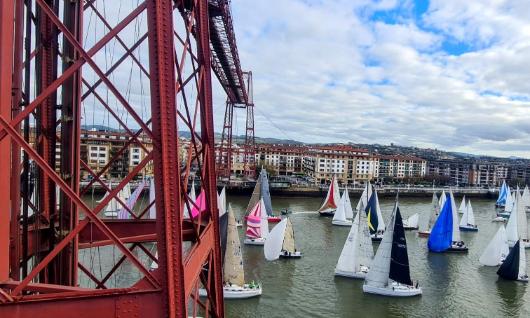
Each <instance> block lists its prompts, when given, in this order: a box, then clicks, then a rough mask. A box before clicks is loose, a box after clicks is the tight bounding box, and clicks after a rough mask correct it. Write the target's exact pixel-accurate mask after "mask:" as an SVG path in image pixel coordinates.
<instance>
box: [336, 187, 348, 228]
mask: <svg viewBox="0 0 530 318" xmlns="http://www.w3.org/2000/svg"><path fill="white" fill-rule="evenodd" d="M347 195H348V193H347V192H346V190H344V192H342V197H340V200H339V202H338V203H337V210H335V214H334V215H333V221H344V222H345V221H346V196H347Z"/></svg>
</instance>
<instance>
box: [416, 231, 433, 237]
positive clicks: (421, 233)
mask: <svg viewBox="0 0 530 318" xmlns="http://www.w3.org/2000/svg"><path fill="white" fill-rule="evenodd" d="M430 235H431V232H430V231H429V232H428V231H425V232H423V231H419V232H418V236H419V237H429V236H430Z"/></svg>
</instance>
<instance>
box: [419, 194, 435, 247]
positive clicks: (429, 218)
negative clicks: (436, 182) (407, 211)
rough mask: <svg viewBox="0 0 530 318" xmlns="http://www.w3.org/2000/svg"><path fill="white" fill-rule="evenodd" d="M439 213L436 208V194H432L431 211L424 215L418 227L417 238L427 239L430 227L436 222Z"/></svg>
mask: <svg viewBox="0 0 530 318" xmlns="http://www.w3.org/2000/svg"><path fill="white" fill-rule="evenodd" d="M439 212H440V207H439V206H438V197H437V196H436V193H435V192H433V194H432V202H431V210H430V212H429V214H427V215H426V217H425V218H424V219H422V222H421V224H420V227H419V231H418V236H419V237H429V235H430V234H431V227H432V225H433V224H434V222H436V217H437V216H438V213H439Z"/></svg>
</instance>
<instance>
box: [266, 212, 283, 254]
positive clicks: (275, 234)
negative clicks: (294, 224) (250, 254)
mask: <svg viewBox="0 0 530 318" xmlns="http://www.w3.org/2000/svg"><path fill="white" fill-rule="evenodd" d="M264 214H265V215H267V213H264ZM287 220H288V219H287V218H285V219H283V220H282V221H281V222H280V223H278V224H277V225H276V226H275V227H274V228H273V229H272V231H271V232H270V233H269V236H268V237H267V240H266V241H265V245H264V246H263V252H264V253H265V258H266V259H267V260H268V261H274V260H277V259H278V258H279V257H280V252H281V251H282V244H283V239H284V237H285V229H286V227H287Z"/></svg>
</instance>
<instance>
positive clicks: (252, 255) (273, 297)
mask: <svg viewBox="0 0 530 318" xmlns="http://www.w3.org/2000/svg"><path fill="white" fill-rule="evenodd" d="M248 199H249V198H248V197H243V196H230V197H229V198H228V201H229V202H231V203H232V207H233V208H234V211H235V213H236V215H238V216H240V215H242V214H243V213H244V209H245V208H246V205H247V203H248ZM357 199H358V198H355V197H352V203H353V204H354V207H355V205H356V204H357ZM272 201H273V208H274V210H275V211H279V210H280V209H282V208H286V207H287V208H289V209H291V210H292V211H293V212H294V214H292V215H291V220H292V223H293V226H294V229H295V238H296V245H297V248H298V249H299V250H301V251H302V252H303V253H304V256H303V257H302V258H301V259H296V260H281V259H280V260H277V261H274V262H267V261H266V260H265V258H264V256H263V248H262V247H255V246H247V245H242V246H243V257H244V264H245V275H246V280H247V281H250V280H257V281H260V282H261V283H262V286H263V295H262V296H261V297H259V298H255V299H247V300H227V301H226V302H225V306H226V314H227V317H464V316H469V317H503V316H504V317H517V316H519V317H530V291H528V289H529V287H527V285H526V284H524V283H520V282H511V281H504V280H501V279H499V278H498V276H497V275H496V270H497V268H493V267H484V266H481V265H480V263H479V262H478V258H479V257H480V255H481V253H482V251H483V249H484V248H485V247H486V245H487V244H488V242H489V240H490V239H491V237H492V236H493V235H494V234H495V232H496V230H497V228H498V227H499V226H500V224H498V223H493V222H491V219H492V218H493V216H494V214H495V205H494V201H493V200H486V199H472V205H473V211H474V213H475V218H476V221H477V224H478V227H479V231H478V232H475V233H473V232H463V233H462V239H463V240H464V241H465V242H466V243H467V244H468V246H469V253H468V254H434V253H429V252H428V250H427V239H425V238H418V237H417V236H416V232H409V231H408V232H407V234H406V236H407V246H408V253H409V261H410V266H411V276H412V279H413V280H414V281H416V280H419V282H420V285H421V287H422V289H423V295H422V296H421V297H415V298H405V299H403V298H402V299H398V298H387V297H380V296H377V295H368V294H364V293H363V291H362V284H363V281H361V280H352V279H347V278H340V277H335V276H334V269H335V265H336V262H337V260H338V258H339V255H340V252H341V250H342V246H343V244H344V241H345V240H346V237H347V235H348V231H349V228H348V227H338V226H332V225H331V218H324V217H319V216H318V215H317V214H315V213H304V212H302V213H296V212H301V211H316V210H317V209H318V208H319V206H320V203H321V199H319V198H293V197H289V198H287V197H273V198H272ZM456 201H457V203H458V204H459V203H460V199H459V198H457V199H456ZM380 203H381V209H382V210H383V215H384V217H385V220H387V219H388V217H389V215H390V213H391V211H392V207H393V200H392V199H389V198H388V199H385V198H382V199H381V202H380ZM430 206H431V199H430V198H400V210H401V213H402V215H403V218H406V217H408V216H410V215H412V214H414V213H417V212H418V213H420V215H421V214H423V213H428V212H429V209H430ZM240 236H241V239H243V236H244V230H243V229H241V230H240ZM377 246H378V244H377V243H374V250H375V248H377ZM527 255H528V253H527Z"/></svg>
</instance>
